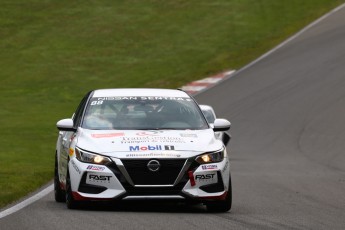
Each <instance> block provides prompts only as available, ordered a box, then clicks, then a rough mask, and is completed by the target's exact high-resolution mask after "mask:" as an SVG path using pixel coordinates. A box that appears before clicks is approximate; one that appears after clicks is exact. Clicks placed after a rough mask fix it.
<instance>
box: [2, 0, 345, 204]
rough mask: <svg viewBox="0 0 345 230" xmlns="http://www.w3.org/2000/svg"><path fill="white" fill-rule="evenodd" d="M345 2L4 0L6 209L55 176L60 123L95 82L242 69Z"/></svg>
mask: <svg viewBox="0 0 345 230" xmlns="http://www.w3.org/2000/svg"><path fill="white" fill-rule="evenodd" d="M343 2H344V0H279V1H277V0H217V1H209V0H207V1H206V0H188V1H182V0H171V1H158V0H150V1H149V0H126V1H124V0H123V1H120V0H117V1H114V0H101V1H100V0H97V1H96V0H88V1H85V0H84V1H79V0H75V1H66V0H61V1H53V0H25V1H24V0H2V1H1V3H0V41H1V42H0V51H1V52H0V65H1V68H0V105H1V109H0V124H1V132H0V146H1V149H0V207H3V206H5V205H6V204H9V203H10V202H13V201H14V200H16V199H18V198H20V197H22V196H24V195H25V194H27V193H29V192H31V191H34V190H35V189H37V188H38V187H39V186H41V185H42V184H44V183H47V181H49V180H51V179H52V176H53V160H54V152H55V141H56V137H57V130H56V128H55V123H56V121H57V120H59V119H61V118H65V117H69V116H70V115H71V114H72V113H73V110H74V108H75V107H76V106H77V104H78V103H79V101H80V99H81V97H82V96H83V95H84V94H85V93H86V92H87V91H89V90H91V89H94V88H110V87H163V88H175V87H179V86H182V85H183V84H184V83H186V82H189V81H192V80H195V79H200V78H203V77H206V76H208V75H211V74H214V73H218V72H221V71H223V70H227V69H238V68H240V67H241V66H243V65H245V64H246V63H248V62H250V61H251V60H253V59H255V58H256V57H258V56H259V55H261V54H262V53H264V52H265V51H267V50H269V49H270V48H272V47H273V46H275V45H276V44H278V43H279V42H281V41H282V40H284V39H285V38H287V37H288V36H290V35H291V34H293V33H295V32H296V31H298V30H299V29H301V28H302V27H303V26H305V25H306V24H308V23H310V22H311V21H313V20H314V19H316V18H317V17H319V16H321V15H322V14H324V13H326V12H328V11H329V10H331V9H332V8H334V7H335V6H337V5H339V4H341V3H343Z"/></svg>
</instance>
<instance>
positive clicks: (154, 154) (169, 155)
mask: <svg viewBox="0 0 345 230" xmlns="http://www.w3.org/2000/svg"><path fill="white" fill-rule="evenodd" d="M126 157H150V158H152V157H181V154H176V153H130V154H126Z"/></svg>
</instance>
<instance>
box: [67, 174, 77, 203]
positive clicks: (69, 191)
mask: <svg viewBox="0 0 345 230" xmlns="http://www.w3.org/2000/svg"><path fill="white" fill-rule="evenodd" d="M66 205H67V208H68V209H76V208H78V201H76V200H75V199H74V198H73V194H72V187H71V178H70V176H69V172H68V171H67V178H66Z"/></svg>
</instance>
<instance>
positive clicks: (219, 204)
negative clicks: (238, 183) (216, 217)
mask: <svg viewBox="0 0 345 230" xmlns="http://www.w3.org/2000/svg"><path fill="white" fill-rule="evenodd" d="M231 206H232V185H231V175H230V176H229V190H228V193H227V194H226V197H225V200H221V201H210V202H208V203H207V204H206V207H207V211H209V212H227V211H229V210H231Z"/></svg>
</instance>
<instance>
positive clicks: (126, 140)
mask: <svg viewBox="0 0 345 230" xmlns="http://www.w3.org/2000/svg"><path fill="white" fill-rule="evenodd" d="M141 143H186V141H185V140H184V139H183V138H182V137H162V136H136V137H122V140H121V144H141Z"/></svg>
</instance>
